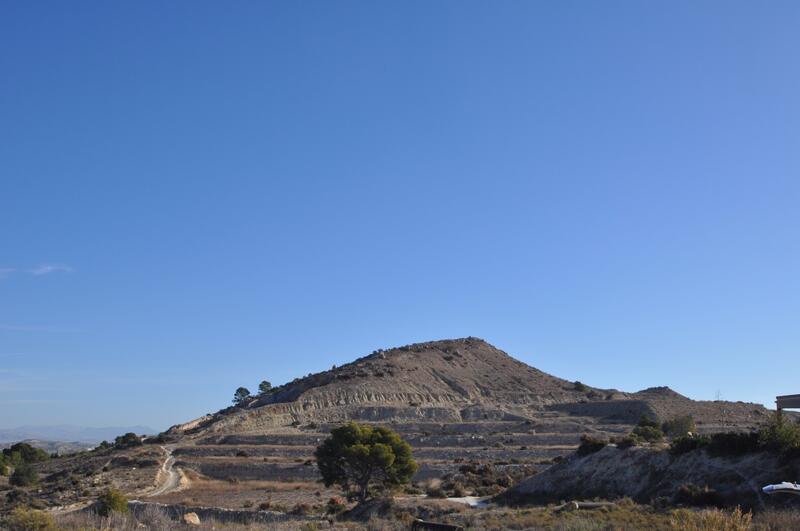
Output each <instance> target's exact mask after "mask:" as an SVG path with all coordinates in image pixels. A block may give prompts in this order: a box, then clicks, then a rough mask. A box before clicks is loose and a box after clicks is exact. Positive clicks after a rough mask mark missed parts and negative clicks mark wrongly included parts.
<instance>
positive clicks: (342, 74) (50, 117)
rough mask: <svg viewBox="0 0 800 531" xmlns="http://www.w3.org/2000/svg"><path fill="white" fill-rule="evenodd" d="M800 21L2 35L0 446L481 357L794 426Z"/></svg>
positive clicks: (638, 8) (10, 30) (260, 10)
mask: <svg viewBox="0 0 800 531" xmlns="http://www.w3.org/2000/svg"><path fill="white" fill-rule="evenodd" d="M798 22H800V4H797V3H796V2H789V1H776V2H771V3H770V4H769V5H764V4H759V3H754V2H744V1H725V2H721V1H708V2H689V1H677V2H669V3H663V4H654V3H643V2H633V1H620V2H613V3H592V2H579V1H575V2H572V1H568V2H551V3H544V2H504V3H502V4H496V3H483V2H458V3H454V2H437V3H427V2H411V3H404V4H389V3H373V2H310V3H303V4H298V3H272V2H261V3H242V4H224V5H223V4H220V3H214V2H191V3H188V2H177V3H171V4H169V5H160V4H157V3H149V2H143V3H142V2H137V3H135V4H111V3H102V2H89V4H85V5H81V6H75V5H71V4H66V3H56V2H42V3H25V2H17V3H5V4H4V5H2V6H0V50H2V51H0V72H2V74H1V75H2V77H3V81H4V82H3V83H0V174H1V175H2V178H0V226H2V227H3V230H2V231H1V232H0V428H12V427H16V426H18V425H36V424H39V425H54V424H76V425H84V426H109V425H111V426H119V425H147V426H151V427H153V428H154V429H164V428H166V427H168V426H170V425H172V424H176V423H179V422H184V421H187V420H190V419H193V418H196V417H199V416H201V415H203V414H205V413H208V412H212V411H216V410H218V409H220V408H224V407H226V406H227V405H229V404H230V401H231V398H232V396H233V392H234V390H235V389H236V388H237V387H238V386H240V385H244V386H246V387H248V388H249V389H250V390H252V391H254V390H256V388H257V386H258V382H259V381H260V380H262V379H267V380H269V381H271V382H272V383H273V384H280V383H284V382H287V381H290V380H292V379H294V378H295V377H299V376H303V375H305V374H308V373H310V372H318V371H322V370H326V369H329V368H330V367H331V365H333V364H336V365H341V364H343V363H347V362H349V361H351V360H353V359H355V358H356V357H358V356H363V355H365V354H368V353H370V352H371V351H373V350H375V349H379V348H389V347H393V346H399V345H404V344H408V343H413V342H420V341H429V340H435V339H442V338H453V337H465V336H477V337H481V338H483V339H485V340H487V341H488V342H490V343H492V344H493V345H495V346H497V347H498V348H500V349H502V350H504V351H506V352H508V353H509V354H510V355H512V356H514V357H516V358H518V359H520V360H521V361H523V362H525V363H527V364H529V365H532V366H534V367H536V368H538V369H540V370H542V371H545V372H548V373H550V374H553V375H555V376H558V377H560V378H564V379H567V380H570V381H572V380H580V381H582V382H585V383H587V384H589V385H592V386H595V387H602V388H617V389H620V390H624V391H637V390H640V389H644V388H647V387H653V386H662V385H663V386H669V387H671V388H672V389H674V390H676V391H677V392H679V393H681V394H684V395H686V396H689V397H690V398H694V399H701V400H714V399H716V398H718V397H721V398H722V399H725V400H733V401H737V400H741V401H747V402H757V403H762V404H765V405H766V406H767V407H770V408H773V407H774V403H773V400H774V397H775V395H780V394H790V393H800V384H797V382H796V378H795V375H794V373H793V371H792V370H791V367H793V366H795V367H796V366H797V361H796V359H797V349H798V345H800V326H798V325H797V322H796V321H797V317H798V315H800V282H798V274H797V272H798V271H799V270H800V209H799V208H798V205H799V204H800V178H799V177H798V176H800V125H799V124H800V105H798V102H799V100H798V96H797V95H798V94H800V64H798V61H797V60H796V55H797V54H796V52H797V50H798V49H800V33H798V32H797V31H796V29H797V27H798Z"/></svg>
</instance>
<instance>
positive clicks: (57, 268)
mask: <svg viewBox="0 0 800 531" xmlns="http://www.w3.org/2000/svg"><path fill="white" fill-rule="evenodd" d="M71 271H72V268H71V267H69V266H68V265H64V264H40V265H38V266H36V267H34V268H33V269H29V270H28V273H30V274H32V275H36V276H41V275H50V274H53V273H69V272H71Z"/></svg>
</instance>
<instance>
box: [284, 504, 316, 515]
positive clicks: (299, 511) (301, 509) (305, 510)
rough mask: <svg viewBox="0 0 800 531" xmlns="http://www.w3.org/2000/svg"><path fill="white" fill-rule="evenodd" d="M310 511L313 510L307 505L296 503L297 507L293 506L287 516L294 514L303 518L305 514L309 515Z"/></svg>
mask: <svg viewBox="0 0 800 531" xmlns="http://www.w3.org/2000/svg"><path fill="white" fill-rule="evenodd" d="M312 510H313V508H312V507H311V506H310V505H309V504H307V503H298V504H297V505H295V506H294V507H293V508H292V510H291V511H289V514H294V515H298V516H305V515H307V514H311V511H312Z"/></svg>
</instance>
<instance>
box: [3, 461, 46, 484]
mask: <svg viewBox="0 0 800 531" xmlns="http://www.w3.org/2000/svg"><path fill="white" fill-rule="evenodd" d="M8 482H9V483H10V484H12V485H14V486H15V487H30V486H31V485H36V484H37V483H39V474H37V473H36V470H34V468H33V467H32V466H31V465H29V464H28V463H20V464H19V465H17V468H15V469H14V473H13V474H11V477H10V478H9V480H8Z"/></svg>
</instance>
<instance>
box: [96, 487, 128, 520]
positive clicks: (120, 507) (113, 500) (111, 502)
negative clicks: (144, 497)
mask: <svg viewBox="0 0 800 531" xmlns="http://www.w3.org/2000/svg"><path fill="white" fill-rule="evenodd" d="M127 512H128V499H127V498H126V497H125V495H124V494H122V492H120V491H119V490H117V489H114V488H111V489H108V490H107V491H105V492H104V493H103V494H101V495H100V498H98V500H97V513H98V514H100V515H102V516H109V515H111V514H112V513H120V514H126V513H127Z"/></svg>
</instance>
